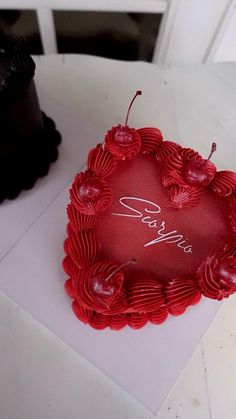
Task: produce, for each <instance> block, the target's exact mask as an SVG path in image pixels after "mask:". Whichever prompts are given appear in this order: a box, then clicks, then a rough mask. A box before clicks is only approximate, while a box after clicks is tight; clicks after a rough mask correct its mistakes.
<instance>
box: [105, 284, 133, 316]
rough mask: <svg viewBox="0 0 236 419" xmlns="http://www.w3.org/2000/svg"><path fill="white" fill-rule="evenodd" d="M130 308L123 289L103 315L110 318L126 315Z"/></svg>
mask: <svg viewBox="0 0 236 419" xmlns="http://www.w3.org/2000/svg"><path fill="white" fill-rule="evenodd" d="M128 308H129V306H128V301H127V298H126V293H125V291H124V290H123V289H121V290H120V292H119V294H118V295H117V298H116V299H115V301H114V302H113V303H111V305H110V306H109V307H108V308H105V309H104V310H103V311H102V312H103V314H107V315H109V316H110V315H117V314H121V313H124V312H125V311H126V310H127V309H128Z"/></svg>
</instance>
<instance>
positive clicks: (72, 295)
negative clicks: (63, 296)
mask: <svg viewBox="0 0 236 419" xmlns="http://www.w3.org/2000/svg"><path fill="white" fill-rule="evenodd" d="M64 288H65V292H66V293H67V295H68V296H69V297H70V298H75V296H76V293H75V290H74V287H73V284H72V279H71V278H69V279H67V281H66V282H65V284H64Z"/></svg>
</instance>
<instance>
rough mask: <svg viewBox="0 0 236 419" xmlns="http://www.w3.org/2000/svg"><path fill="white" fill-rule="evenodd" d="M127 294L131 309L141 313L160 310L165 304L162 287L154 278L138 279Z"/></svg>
mask: <svg viewBox="0 0 236 419" xmlns="http://www.w3.org/2000/svg"><path fill="white" fill-rule="evenodd" d="M127 293H128V301H129V305H130V307H132V308H133V309H134V310H135V311H137V312H139V313H147V312H150V311H155V310H158V308H160V307H161V306H162V305H163V304H164V298H163V293H162V286H161V285H160V284H159V283H158V282H157V281H155V280H154V279H152V278H136V279H135V280H134V281H133V283H132V284H131V285H130V286H129V289H128V292H127Z"/></svg>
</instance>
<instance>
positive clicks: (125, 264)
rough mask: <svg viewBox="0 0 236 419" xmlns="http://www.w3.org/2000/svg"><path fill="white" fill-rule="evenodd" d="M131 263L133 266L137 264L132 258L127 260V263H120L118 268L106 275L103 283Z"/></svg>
mask: <svg viewBox="0 0 236 419" xmlns="http://www.w3.org/2000/svg"><path fill="white" fill-rule="evenodd" d="M131 263H133V264H135V263H137V260H136V259H135V258H132V259H130V260H128V262H125V263H122V265H120V266H118V268H116V269H115V270H114V271H113V272H112V273H111V274H110V275H108V276H107V277H106V278H105V279H104V281H108V280H109V279H110V278H111V277H112V276H113V275H115V274H116V272H118V271H119V270H120V269H122V268H124V266H127V265H130V264H131Z"/></svg>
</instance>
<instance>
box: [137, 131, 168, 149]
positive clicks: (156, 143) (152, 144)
mask: <svg viewBox="0 0 236 419" xmlns="http://www.w3.org/2000/svg"><path fill="white" fill-rule="evenodd" d="M138 133H139V135H140V138H141V144H142V145H141V152H142V153H144V154H154V155H155V154H156V152H157V150H158V149H159V147H160V145H161V143H162V141H163V136H162V133H161V131H160V130H159V129H158V128H153V127H145V128H139V129H138Z"/></svg>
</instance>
